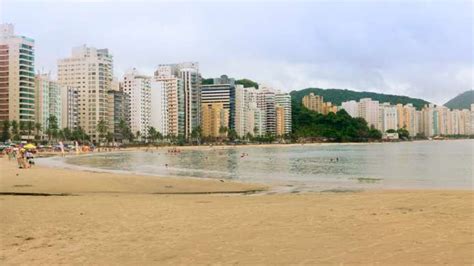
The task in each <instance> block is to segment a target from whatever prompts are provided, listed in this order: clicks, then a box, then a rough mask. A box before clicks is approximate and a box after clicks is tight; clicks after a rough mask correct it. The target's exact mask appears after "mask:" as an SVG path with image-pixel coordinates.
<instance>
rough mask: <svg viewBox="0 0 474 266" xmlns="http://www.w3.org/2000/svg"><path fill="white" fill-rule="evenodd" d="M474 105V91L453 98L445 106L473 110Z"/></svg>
mask: <svg viewBox="0 0 474 266" xmlns="http://www.w3.org/2000/svg"><path fill="white" fill-rule="evenodd" d="M473 103H474V91H473V90H470V91H466V92H463V93H461V94H459V95H458V96H456V97H454V98H452V99H451V100H449V101H448V102H447V103H445V104H444V106H446V107H448V108H450V109H469V110H470V109H471V104H473Z"/></svg>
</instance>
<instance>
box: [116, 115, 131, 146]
mask: <svg viewBox="0 0 474 266" xmlns="http://www.w3.org/2000/svg"><path fill="white" fill-rule="evenodd" d="M118 128H119V129H120V135H121V139H122V141H123V140H124V139H130V133H131V132H130V128H129V127H128V125H127V122H125V120H123V119H120V121H119V125H118Z"/></svg>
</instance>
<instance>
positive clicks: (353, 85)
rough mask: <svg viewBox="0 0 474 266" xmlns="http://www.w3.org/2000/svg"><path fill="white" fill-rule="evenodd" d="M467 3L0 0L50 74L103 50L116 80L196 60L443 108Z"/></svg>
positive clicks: (456, 82)
mask: <svg viewBox="0 0 474 266" xmlns="http://www.w3.org/2000/svg"><path fill="white" fill-rule="evenodd" d="M473 12H474V5H473V2H472V1H419V2H414V1H385V2H380V1H378V2H375V1H341V0H339V1H313V2H311V1H291V2H290V1H288V2H285V1H277V2H271V1H259V2H256V3H255V2H250V1H243V2H229V1H225V2H217V1H213V2H204V1H194V2H186V1H177V2H176V1H175V2H164V1H154V2H151V1H141V2H137V1H121V2H117V1H62V2H52V1H32V2H28V1H21V0H20V1H18V0H17V1H12V0H1V1H0V20H1V22H8V23H13V24H15V27H16V32H17V33H18V34H20V35H25V36H28V37H31V38H34V39H35V41H36V68H37V70H42V69H43V70H44V71H52V72H53V73H56V69H57V66H56V61H57V59H59V58H63V57H67V56H68V55H69V53H70V50H71V48H72V47H74V46H78V45H82V44H87V45H89V46H94V47H97V48H109V49H110V51H111V53H112V54H113V56H114V67H115V75H116V76H117V77H119V78H120V77H121V75H122V74H123V73H124V72H125V71H126V70H127V69H129V68H132V67H136V68H137V69H138V70H140V71H141V72H143V73H145V74H149V75H152V73H153V70H154V68H155V67H156V66H157V65H158V64H163V63H174V62H181V61H198V62H199V63H200V69H201V72H202V75H203V76H204V77H215V76H219V75H221V74H223V73H226V74H228V75H229V76H232V77H236V78H244V77H245V78H250V79H253V80H256V81H258V82H260V83H264V84H268V85H271V86H274V87H275V88H278V89H282V90H284V91H291V90H294V89H303V88H307V87H321V88H347V89H355V90H365V91H375V92H383V93H392V94H402V95H408V96H412V97H419V98H424V99H426V100H429V101H432V102H434V103H438V104H442V103H444V102H446V101H447V100H448V99H450V98H452V97H454V96H455V95H457V94H459V93H461V92H463V91H466V90H471V89H473V78H474V67H473V59H474V54H473V42H474V41H473V38H474V36H473Z"/></svg>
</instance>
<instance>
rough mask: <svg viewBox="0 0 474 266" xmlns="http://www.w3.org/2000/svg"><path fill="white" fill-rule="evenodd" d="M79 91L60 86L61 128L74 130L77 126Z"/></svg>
mask: <svg viewBox="0 0 474 266" xmlns="http://www.w3.org/2000/svg"><path fill="white" fill-rule="evenodd" d="M78 99H79V90H78V89H77V88H75V87H70V86H61V128H69V129H70V130H74V129H76V128H77V127H78V126H79V101H78Z"/></svg>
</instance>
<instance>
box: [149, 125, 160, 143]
mask: <svg viewBox="0 0 474 266" xmlns="http://www.w3.org/2000/svg"><path fill="white" fill-rule="evenodd" d="M157 133H158V131H156V129H155V128H154V127H150V128H148V139H149V140H150V141H151V142H155V140H156V138H157V137H158V136H157Z"/></svg>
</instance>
